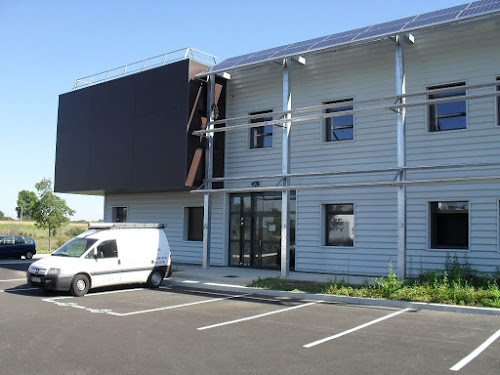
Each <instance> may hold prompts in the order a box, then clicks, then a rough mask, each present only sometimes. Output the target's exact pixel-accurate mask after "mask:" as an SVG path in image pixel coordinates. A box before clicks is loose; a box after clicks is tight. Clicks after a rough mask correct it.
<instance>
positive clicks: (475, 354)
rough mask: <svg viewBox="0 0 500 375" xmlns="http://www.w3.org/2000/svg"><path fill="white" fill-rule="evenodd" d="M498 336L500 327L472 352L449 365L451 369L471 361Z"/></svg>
mask: <svg viewBox="0 0 500 375" xmlns="http://www.w3.org/2000/svg"><path fill="white" fill-rule="evenodd" d="M499 337H500V329H499V330H498V331H496V332H495V333H494V334H493V335H492V336H491V337H490V338H489V339H488V340H486V341H485V342H483V343H482V344H481V345H479V346H478V347H477V349H476V350H474V351H473V352H472V353H470V354H469V355H468V356H467V357H465V358H464V359H462V360H461V361H460V362H458V363H457V364H456V365H455V366H453V367H451V368H450V370H451V371H458V370H460V369H461V368H462V367H464V366H466V365H467V364H468V363H469V362H471V361H472V360H473V359H474V358H476V357H477V356H478V355H479V354H481V353H482V352H483V351H484V350H485V349H486V348H487V347H488V346H490V345H491V344H492V343H493V341H495V340H496V339H497V338H499Z"/></svg>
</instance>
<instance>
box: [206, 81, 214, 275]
mask: <svg viewBox="0 0 500 375" xmlns="http://www.w3.org/2000/svg"><path fill="white" fill-rule="evenodd" d="M214 106H215V75H213V74H212V75H209V76H208V90H207V121H208V123H211V122H212V121H214ZM213 128H214V125H208V129H207V130H211V129H213ZM206 142H207V148H206V150H205V189H206V190H210V189H212V182H211V181H210V179H211V178H212V176H213V161H214V133H212V132H209V133H207V134H206ZM211 216H212V197H211V195H210V193H205V194H204V199H203V269H204V270H208V269H209V268H210V238H211V221H212V219H211Z"/></svg>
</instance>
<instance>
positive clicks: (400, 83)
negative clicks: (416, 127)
mask: <svg viewBox="0 0 500 375" xmlns="http://www.w3.org/2000/svg"><path fill="white" fill-rule="evenodd" d="M403 44H404V37H403V36H402V35H398V36H397V37H396V94H397V95H404V94H406V75H405V70H404V54H403ZM405 101H406V99H405V98H401V99H400V103H401V104H405ZM405 122H406V107H404V106H403V107H402V108H400V109H399V110H398V112H397V130H396V131H397V149H398V150H397V165H398V168H404V167H406V134H405V133H406V126H405ZM398 180H399V181H405V180H406V172H405V171H404V170H400V171H399V178H398ZM397 201H398V203H397V204H398V252H397V260H398V263H397V275H398V278H399V280H404V279H406V185H404V184H401V185H399V186H398V193H397Z"/></svg>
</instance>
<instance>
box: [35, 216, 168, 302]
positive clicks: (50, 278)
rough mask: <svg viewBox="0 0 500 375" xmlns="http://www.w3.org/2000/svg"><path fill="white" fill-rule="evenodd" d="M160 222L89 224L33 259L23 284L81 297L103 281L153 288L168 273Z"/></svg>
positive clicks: (166, 251) (103, 284)
mask: <svg viewBox="0 0 500 375" xmlns="http://www.w3.org/2000/svg"><path fill="white" fill-rule="evenodd" d="M163 228H164V224H134V223H94V224H90V225H89V230H88V231H86V232H84V233H82V234H80V235H78V236H77V237H75V238H73V239H72V240H70V241H69V242H67V243H66V244H64V245H63V246H61V247H60V248H59V249H57V250H56V251H55V252H54V253H53V254H52V255H51V256H50V257H46V258H43V259H41V260H39V261H36V262H34V263H32V264H31V265H30V266H29V268H28V272H27V278H28V283H29V284H30V285H32V286H36V287H39V288H43V289H46V290H60V291H66V290H69V291H70V292H71V293H72V294H73V295H74V296H77V297H81V296H84V295H85V294H86V293H87V292H88V291H89V289H91V288H97V287H102V286H108V285H118V284H130V283H146V284H147V285H148V286H149V287H151V288H158V287H159V286H160V285H161V283H162V281H163V278H164V277H169V276H170V275H171V274H172V263H171V262H172V257H171V254H170V246H169V244H168V240H167V237H166V235H165V232H164V230H163Z"/></svg>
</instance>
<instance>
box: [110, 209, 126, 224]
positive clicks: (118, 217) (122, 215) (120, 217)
mask: <svg viewBox="0 0 500 375" xmlns="http://www.w3.org/2000/svg"><path fill="white" fill-rule="evenodd" d="M127 213H128V208H127V207H113V222H114V223H126V222H127Z"/></svg>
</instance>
